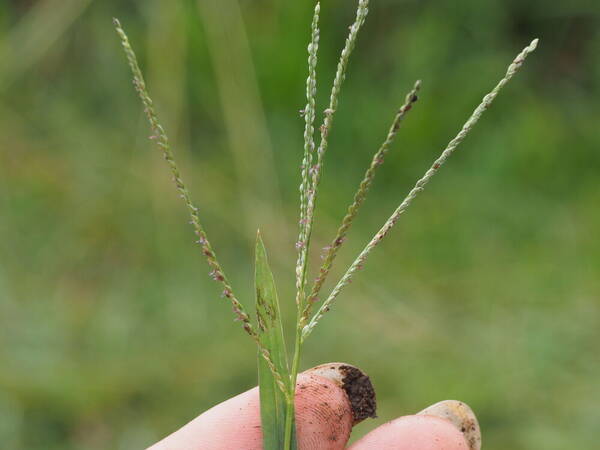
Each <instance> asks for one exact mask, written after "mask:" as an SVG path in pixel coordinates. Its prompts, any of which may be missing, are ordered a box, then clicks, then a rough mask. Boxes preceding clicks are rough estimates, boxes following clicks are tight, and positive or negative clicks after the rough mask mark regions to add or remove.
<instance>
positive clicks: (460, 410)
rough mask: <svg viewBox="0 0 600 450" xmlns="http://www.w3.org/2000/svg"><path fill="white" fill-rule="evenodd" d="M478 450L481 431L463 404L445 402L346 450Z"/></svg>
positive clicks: (390, 426) (364, 439)
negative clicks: (382, 449)
mask: <svg viewBox="0 0 600 450" xmlns="http://www.w3.org/2000/svg"><path fill="white" fill-rule="evenodd" d="M380 448H386V449H390V450H442V449H444V450H459V449H460V450H480V449H481V431H480V429H479V424H478V422H477V418H476V417H475V414H474V413H473V411H472V410H471V408H469V407H468V406H467V405H466V404H465V403H462V402H459V401H456V400H445V401H443V402H439V403H436V404H435V405H432V406H430V407H429V408H426V409H424V410H423V411H421V412H420V413H419V414H418V415H416V416H405V417H400V418H398V419H396V420H393V421H391V422H389V423H387V424H385V425H383V426H381V427H379V428H377V429H375V430H374V431H372V432H371V433H369V434H367V435H366V436H365V437H363V438H362V439H361V440H360V441H358V442H356V443H355V444H354V445H353V446H351V447H350V449H349V450H371V449H373V450H374V449H380Z"/></svg>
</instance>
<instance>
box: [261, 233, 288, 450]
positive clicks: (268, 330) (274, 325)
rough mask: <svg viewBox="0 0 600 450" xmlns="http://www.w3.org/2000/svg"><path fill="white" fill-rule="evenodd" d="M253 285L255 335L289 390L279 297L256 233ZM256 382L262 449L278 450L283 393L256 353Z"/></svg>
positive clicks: (281, 443) (283, 414)
mask: <svg viewBox="0 0 600 450" xmlns="http://www.w3.org/2000/svg"><path fill="white" fill-rule="evenodd" d="M255 286H256V316H257V319H258V336H259V339H260V342H261V344H262V346H263V347H264V348H265V349H266V350H268V351H269V353H270V355H271V360H272V361H273V364H274V365H275V369H276V370H277V372H278V373H279V374H280V375H281V377H282V381H283V384H284V388H285V390H286V391H287V392H289V369H288V362H287V353H286V350H285V340H284V337H283V325H282V322H281V313H280V309H279V299H278V297H277V290H276V287H275V280H274V278H273V274H272V272H271V269H270V267H269V263H268V260H267V252H266V250H265V246H264V244H263V242H262V239H261V237H260V233H259V234H258V235H257V239H256V267H255ZM258 386H259V392H260V415H261V427H262V432H263V447H264V450H280V449H282V448H283V447H284V430H285V419H286V405H287V403H286V397H285V394H284V392H282V390H281V386H280V384H279V383H278V382H277V380H276V378H275V376H274V374H273V371H272V370H271V368H270V367H269V365H268V364H267V362H266V361H265V359H264V358H263V357H262V355H260V354H259V355H258Z"/></svg>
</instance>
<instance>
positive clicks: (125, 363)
mask: <svg viewBox="0 0 600 450" xmlns="http://www.w3.org/2000/svg"><path fill="white" fill-rule="evenodd" d="M217 6H218V7H217ZM354 6H355V5H354V2H349V1H342V0H327V1H325V2H324V3H323V8H322V30H323V31H322V39H321V53H320V64H319V71H320V76H319V87H320V99H321V105H323V106H322V107H324V105H325V103H324V100H325V96H326V94H327V91H328V87H329V84H330V82H331V79H332V76H333V71H334V68H335V63H336V60H337V55H338V52H339V49H340V48H341V46H342V43H343V39H344V37H345V34H346V31H347V28H346V27H347V26H348V25H349V24H350V23H351V20H352V17H353V14H354ZM311 11H312V3H311V4H309V2H303V1H296V2H289V1H287V2H286V1H276V0H219V1H218V2H217V0H201V1H198V2H195V1H192V0H176V1H169V2H167V1H165V0H162V1H160V0H145V1H141V0H138V1H127V2H124V1H116V0H105V1H91V0H68V1H66V0H44V1H21V0H19V1H17V0H9V1H4V2H2V3H0V57H1V59H0V60H1V61H2V63H1V67H0V236H1V239H0V442H1V443H2V447H3V448H7V449H15V450H16V449H28V450H37V449H48V450H53V449H105V448H115V449H132V448H142V447H144V446H146V445H149V444H150V443H152V442H153V441H154V440H157V439H159V438H160V437H162V436H164V435H165V434H167V433H169V432H171V431H172V430H174V429H175V428H177V427H178V426H180V425H181V424H183V423H184V422H186V421H188V420H189V419H191V418H192V417H194V416H196V415H197V414H199V413H200V412H201V411H203V410H204V409H206V408H209V407H210V406H212V405H214V404H215V403H217V402H219V401H221V400H223V399H225V398H227V397H228V396H231V395H232V394H235V393H238V392H240V391H242V390H245V389H247V388H249V387H251V386H254V385H255V384H256V369H255V364H256V358H255V349H254V346H253V343H252V342H251V341H250V340H249V339H247V337H246V336H244V334H243V332H242V331H241V330H240V329H239V326H238V324H235V323H234V322H233V321H232V320H231V318H232V316H231V311H230V308H229V306H228V305H227V304H226V303H225V302H224V301H223V300H222V299H219V290H218V287H217V286H216V285H214V284H213V283H212V282H211V281H210V279H209V277H208V276H207V271H208V269H207V268H206V264H205V262H204V261H203V260H202V257H201V255H200V254H199V252H198V250H197V247H196V246H194V245H193V240H194V239H193V235H192V231H191V229H190V227H189V225H188V224H187V220H188V219H187V217H186V211H185V210H184V208H183V205H182V204H181V202H180V201H179V199H178V198H177V197H176V194H175V190H174V188H173V186H172V185H171V180H170V177H169V174H168V171H167V169H166V167H165V166H164V163H163V161H161V159H160V156H159V155H158V153H157V152H156V151H155V149H154V148H153V146H152V145H151V143H150V142H149V141H148V140H147V136H148V134H149V133H148V129H147V126H146V123H145V121H144V117H143V115H142V111H141V108H140V105H139V102H138V100H137V98H136V96H135V92H134V90H133V87H132V86H131V81H130V75H129V70H128V68H127V66H126V63H125V60H124V57H123V55H122V52H121V49H120V47H119V42H118V39H117V37H116V35H115V33H114V31H113V29H112V24H111V18H112V17H113V16H117V17H119V18H120V19H121V20H122V22H123V25H124V26H125V28H126V29H127V30H128V32H129V34H130V37H131V39H132V42H133V43H134V45H135V46H136V48H137V50H138V53H139V55H140V57H141V62H142V65H143V69H144V70H145V72H146V75H147V80H148V83H149V87H150V89H151V92H152V95H153V97H154V98H155V100H156V102H157V105H158V110H159V113H160V114H161V116H162V118H163V121H164V122H165V125H166V126H167V129H168V131H169V132H170V134H171V136H172V139H173V141H174V147H175V149H176V152H177V156H178V158H179V161H180V165H181V166H182V168H183V170H184V175H185V176H186V178H187V180H188V183H189V184H190V187H191V189H192V192H193V194H194V198H195V199H196V201H197V203H198V204H199V205H200V206H201V212H202V216H203V220H204V222H205V225H206V228H207V231H208V232H209V234H210V236H211V240H212V241H213V243H214V245H215V247H216V249H217V250H218V251H219V254H220V259H221V261H222V263H223V264H224V266H225V269H226V270H227V272H228V273H229V274H230V277H231V279H232V282H233V283H234V286H235V288H236V290H237V292H238V294H239V295H240V297H241V299H242V300H243V301H245V303H246V304H247V305H251V304H252V302H253V290H252V273H253V268H252V266H251V263H252V261H253V255H252V249H253V240H254V236H255V232H256V228H257V227H259V226H260V228H261V229H262V232H263V236H264V239H265V241H266V244H267V247H268V249H269V252H270V255H271V260H272V265H273V268H274V270H275V276H276V278H277V280H278V285H279V290H280V296H281V299H282V303H283V308H284V311H286V313H287V315H288V317H289V320H290V321H291V320H293V315H294V312H293V310H294V308H293V300H292V298H293V287H294V277H293V267H294V262H295V256H294V250H293V248H294V241H295V235H296V231H297V225H296V223H297V212H296V211H297V201H298V200H297V197H298V195H297V185H298V182H299V164H300V160H301V154H302V120H301V119H300V118H299V117H298V116H297V110H298V109H299V108H301V107H302V106H303V104H304V99H303V92H304V86H303V83H304V79H305V77H306V61H305V60H306V54H305V53H306V52H305V48H306V44H307V39H308V33H309V24H310V15H311ZM533 37H539V38H541V42H540V48H539V49H538V51H537V52H536V53H535V54H534V55H532V57H531V58H530V59H529V60H528V61H527V64H526V67H525V68H524V69H523V70H522V71H521V72H520V73H519V74H518V75H517V77H516V78H515V80H514V82H512V83H511V84H510V85H509V87H508V88H507V89H506V90H505V91H504V92H502V94H501V95H500V97H499V98H498V100H497V102H496V103H495V104H494V106H493V107H492V108H491V109H490V111H489V112H488V113H487V115H486V117H484V119H483V120H482V122H481V124H480V125H479V126H478V127H477V129H476V130H475V131H474V132H473V133H472V134H471V135H470V136H469V138H468V139H467V140H466V141H465V143H464V144H463V146H462V148H461V149H460V150H459V151H458V152H457V154H456V155H455V156H454V157H453V158H452V160H451V161H450V162H449V164H448V166H447V167H446V168H445V169H444V170H443V173H441V174H440V175H439V176H438V177H436V179H435V180H434V181H433V182H432V183H431V185H430V186H428V188H427V192H425V193H424V194H423V195H422V196H421V197H420V198H419V199H418V201H417V202H415V204H414V206H413V207H412V208H411V210H410V211H409V213H408V214H406V216H404V218H403V219H402V222H401V223H400V224H399V225H398V227H397V229H395V230H394V232H393V233H392V234H391V235H390V236H389V238H388V239H387V241H386V242H385V243H384V244H383V245H382V246H381V247H380V248H378V249H377V251H376V252H375V254H374V255H373V257H372V259H371V260H370V262H369V264H368V266H367V267H366V268H365V270H364V271H363V272H361V273H360V274H359V276H358V277H357V278H356V280H355V282H354V283H353V285H352V287H350V288H349V289H347V290H346V291H345V292H344V293H343V296H342V297H341V298H340V301H339V303H337V305H336V307H335V311H334V312H333V314H329V315H328V316H327V317H326V318H325V320H324V321H323V322H322V324H321V326H319V328H317V329H316V331H315V333H314V334H313V335H312V337H311V339H310V340H309V341H308V345H307V347H306V353H305V355H304V361H303V365H304V367H305V368H308V367H310V366H313V365H316V364H318V363H322V362H326V361H332V360H339V361H346V362H350V363H354V364H356V365H358V366H360V367H361V368H363V369H364V370H366V371H367V372H368V373H369V374H370V375H371V376H372V378H373V381H374V383H375V386H376V388H377V392H378V399H379V405H380V411H379V412H380V414H379V415H380V419H377V420H374V421H369V422H368V423H365V424H362V425H360V426H359V427H358V430H357V431H358V433H361V432H364V431H366V430H368V429H370V428H372V427H373V426H375V425H377V424H380V423H382V422H383V421H385V420H387V419H390V418H391V417H394V416H396V415H399V414H402V413H408V412H414V411H417V410H419V409H421V408H423V407H425V406H427V405H428V404H431V403H433V402H435V401H438V400H441V399H445V398H459V399H462V400H464V401H466V402H468V403H469V404H470V405H471V406H472V407H473V408H474V409H475V411H476V412H477V413H478V415H479V418H480V421H481V424H482V428H483V431H484V445H485V447H486V448H487V449H504V448H511V449H513V450H524V449H538V448H540V449H541V448H543V449H545V450H554V449H567V448H586V449H587V448H593V447H594V445H596V442H597V431H598V430H597V424H598V423H599V422H600V409H599V407H598V403H597V400H598V398H600V385H599V384H598V378H599V376H600V361H599V358H598V342H599V339H600V277H599V268H600V240H599V239H598V229H600V209H599V208H598V200H599V199H600V177H599V175H600V153H599V152H598V148H599V144H600V133H599V132H598V124H599V123H600V108H599V107H598V105H599V104H600V6H598V4H597V2H594V1H591V0H590V1H584V0H581V1H575V0H574V1H571V2H546V1H541V0H534V1H530V2H521V1H520V0H509V1H507V0H502V1H501V0H491V1H486V2H480V1H476V0H462V1H460V2H455V1H445V0H443V1H437V2H433V1H417V0H404V1H392V0H373V2H372V6H371V13H370V15H369V18H368V19H367V23H366V25H365V29H364V31H363V33H362V35H361V36H360V39H359V42H358V46H357V49H356V51H355V54H354V55H353V58H352V61H351V64H350V70H349V72H350V76H349V78H348V80H347V83H346V85H345V86H344V90H343V91H344V92H343V95H342V99H341V103H340V108H339V111H338V114H337V116H336V121H335V126H334V129H333V132H332V136H331V146H330V150H329V152H328V155H327V158H326V162H325V169H324V170H325V173H324V178H323V183H322V190H321V194H320V197H319V207H318V211H317V227H316V229H315V233H314V234H315V239H316V241H315V242H316V244H317V245H316V246H315V248H316V247H318V246H323V245H325V244H326V243H327V242H328V240H329V239H330V238H331V237H332V236H333V234H334V232H335V228H336V226H337V224H338V221H339V220H340V218H341V216H342V215H343V212H344V210H345V207H346V205H347V204H348V202H349V201H350V198H351V195H352V193H353V192H354V188H355V186H356V184H357V183H358V181H359V180H360V177H361V175H362V173H363V171H364V168H365V167H366V164H368V162H369V161H370V157H371V154H372V152H373V151H374V150H375V149H376V148H377V146H378V145H379V144H380V142H381V140H382V139H383V138H384V137H385V133H386V131H387V127H388V124H389V122H390V121H391V119H392V116H393V113H394V111H395V108H396V107H398V106H399V105H400V104H401V102H402V100H403V98H404V94H405V92H406V91H407V90H408V89H409V88H410V86H412V83H413V81H414V80H415V79H416V78H421V79H422V80H423V91H422V95H421V99H420V101H419V102H418V104H417V105H416V107H415V110H414V111H413V112H411V114H410V116H409V117H408V118H407V120H406V122H405V123H404V125H403V129H402V130H401V133H400V135H399V138H398V140H397V142H396V144H395V145H394V149H393V151H392V152H391V154H390V156H389V157H388V158H387V161H386V165H385V166H384V167H383V168H382V170H381V171H380V173H379V175H378V179H377V180H376V182H375V184H374V187H373V190H372V193H371V196H370V199H369V200H367V202H366V204H365V207H364V210H363V211H362V213H361V215H360V216H359V219H358V222H357V223H356V226H355V228H354V229H353V232H352V235H351V237H350V238H351V239H350V240H349V242H348V244H347V245H346V247H345V248H344V250H343V251H342V253H341V254H340V257H339V258H338V262H337V264H336V267H337V271H336V273H338V274H339V273H340V271H341V270H342V269H343V268H345V265H346V264H347V263H349V262H350V261H351V260H352V258H353V257H354V256H355V254H356V252H357V251H358V250H359V249H360V248H362V246H363V245H364V243H365V242H366V241H367V239H369V238H370V237H371V236H372V234H373V233H374V232H375V231H376V230H377V229H378V227H379V225H380V224H381V223H382V222H383V221H384V220H385V218H387V216H388V215H389V214H390V213H391V211H392V210H393V209H394V208H395V207H396V206H397V204H398V202H399V201H400V200H401V199H402V198H403V196H404V194H405V193H406V192H407V190H408V189H409V188H410V187H411V186H412V183H413V182H414V180H415V179H416V177H417V176H420V175H421V173H422V172H423V171H424V170H425V169H426V168H427V167H428V165H429V163H430V162H431V161H432V160H433V158H434V157H435V156H436V155H437V154H438V152H439V151H440V149H441V148H443V146H444V145H445V144H446V143H447V141H448V140H449V139H450V138H451V137H452V136H453V135H454V134H455V133H456V132H457V131H458V128H459V127H460V126H461V124H462V123H463V121H464V119H465V118H466V117H467V115H468V114H469V113H470V112H471V110H472V108H473V107H474V106H475V105H476V104H477V103H478V101H479V99H480V97H481V96H482V95H483V94H484V93H485V92H487V91H488V90H489V89H490V88H491V87H492V86H493V85H494V84H495V82H496V81H497V80H498V79H499V78H500V76H501V74H502V73H503V72H504V70H505V68H506V66H507V64H508V63H509V62H510V60H511V58H512V57H513V56H514V55H516V54H517V52H518V51H520V50H521V49H522V48H523V47H524V46H525V45H526V44H528V43H529V42H530V40H531V39H532V38H533ZM322 107H321V109H322ZM321 244H322V245H321ZM315 260H318V257H315ZM331 281H334V280H333V279H332V280H331Z"/></svg>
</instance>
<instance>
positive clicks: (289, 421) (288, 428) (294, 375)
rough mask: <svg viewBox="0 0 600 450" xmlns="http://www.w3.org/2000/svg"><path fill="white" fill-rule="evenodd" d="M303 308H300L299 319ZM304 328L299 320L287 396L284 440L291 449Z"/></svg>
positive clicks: (286, 448)
mask: <svg viewBox="0 0 600 450" xmlns="http://www.w3.org/2000/svg"><path fill="white" fill-rule="evenodd" d="M301 313H302V309H301V308H299V309H298V316H299V317H298V320H300V315H301ZM302 328H303V324H302V323H300V322H298V325H297V326H296V342H295V343H294V359H293V360H292V370H291V372H290V391H289V395H288V396H287V408H286V412H285V434H284V441H283V448H284V450H290V449H291V448H292V434H293V433H292V431H293V430H292V427H293V426H294V416H295V410H294V402H295V397H296V380H297V379H298V367H299V365H300V353H301V350H302Z"/></svg>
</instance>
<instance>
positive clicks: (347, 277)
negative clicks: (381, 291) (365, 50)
mask: <svg viewBox="0 0 600 450" xmlns="http://www.w3.org/2000/svg"><path fill="white" fill-rule="evenodd" d="M537 44H538V40H537V39H534V40H533V41H532V42H531V44H529V45H528V46H527V47H525V48H524V49H523V51H522V52H521V53H519V55H517V57H516V58H515V59H514V61H513V62H512V64H511V65H510V66H509V67H508V70H507V71H506V75H505V76H504V78H502V79H501V80H500V82H499V83H498V84H497V85H496V87H495V88H494V89H493V90H492V91H491V92H490V93H489V94H487V95H486V96H485V97H483V100H482V102H481V103H480V104H479V106H477V108H475V111H473V114H472V115H471V117H469V119H468V120H467V121H466V122H465V124H464V125H463V127H462V129H461V130H460V132H459V133H458V134H457V135H456V137H455V138H454V139H452V140H451V141H450V142H449V143H448V146H447V147H446V148H445V149H444V151H443V152H442V154H441V155H440V156H439V157H438V159H436V160H435V161H434V163H433V165H432V166H431V167H430V168H429V170H428V171H427V172H426V173H425V175H423V177H422V178H421V179H420V180H419V181H417V183H416V184H415V186H414V188H413V189H412V190H411V191H410V192H409V193H408V195H407V196H406V198H405V199H404V200H403V201H402V203H401V204H400V206H398V208H397V209H396V210H395V211H394V213H393V214H392V215H391V216H390V218H389V219H388V220H387V222H386V223H385V224H384V225H383V227H382V228H381V229H380V230H379V231H378V232H377V234H375V236H374V237H373V239H371V241H370V242H369V243H368V244H367V246H366V247H365V248H364V249H363V251H362V252H361V253H360V254H359V255H358V257H357V258H356V259H355V260H354V262H353V263H352V265H351V266H350V267H349V268H348V270H347V271H346V273H345V274H344V276H342V278H341V279H340V281H339V282H338V284H337V285H336V286H335V288H334V289H333V291H332V292H331V294H329V297H328V298H327V300H325V301H324V302H323V304H322V305H321V307H320V308H319V310H318V311H317V312H316V313H315V315H314V316H313V317H312V319H311V320H310V322H309V323H308V324H307V325H306V326H304V328H303V329H302V339H303V340H304V339H306V337H307V336H308V335H309V334H310V333H311V331H312V330H313V329H314V327H315V325H316V324H317V323H318V322H319V320H320V319H321V317H323V314H325V312H327V311H328V310H329V308H330V306H331V304H332V302H333V301H334V300H335V299H336V297H337V296H338V295H339V293H340V291H341V290H342V289H343V288H344V287H345V286H346V285H348V284H349V283H350V281H351V279H352V276H353V275H354V273H355V272H356V271H357V270H358V268H359V267H361V266H362V265H363V264H364V262H365V260H366V259H367V257H368V256H369V253H371V250H373V249H374V248H375V247H376V246H377V244H379V242H381V240H382V239H383V238H384V237H385V236H386V234H387V233H388V232H389V231H390V230H391V229H392V227H393V226H394V225H395V224H396V222H397V221H398V219H399V218H400V216H401V215H402V214H403V213H404V212H405V211H406V209H407V208H408V207H409V206H410V204H411V202H412V201H413V200H414V199H415V197H416V196H417V195H419V193H420V192H421V191H423V189H424V188H425V185H426V184H427V183H428V182H429V180H430V179H431V177H433V175H435V173H436V172H437V170H438V169H439V168H440V167H441V166H442V165H443V164H444V162H446V160H447V159H448V157H449V156H450V155H451V154H452V153H453V152H454V150H456V148H457V147H458V145H459V144H460V143H461V142H462V141H463V140H464V138H465V137H466V136H467V134H469V131H471V129H472V128H473V126H475V124H476V123H477V121H478V120H479V119H480V118H481V116H482V114H483V112H484V111H485V110H486V109H487V108H488V107H489V106H490V105H491V104H492V102H493V101H494V99H495V98H496V96H497V95H498V92H500V90H501V89H502V88H503V87H504V85H506V83H508V82H509V80H510V79H511V78H512V77H513V75H514V74H515V73H516V72H517V70H519V68H520V67H521V66H522V65H523V62H524V61H525V58H527V55H529V54H530V53H531V52H533V51H534V50H535V48H536V47H537Z"/></svg>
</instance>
